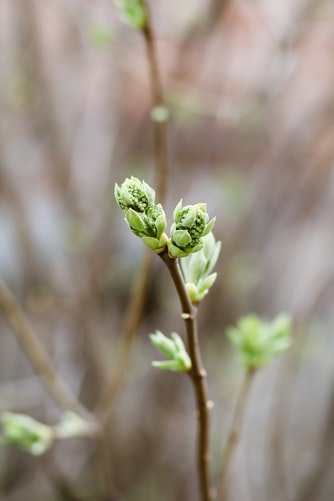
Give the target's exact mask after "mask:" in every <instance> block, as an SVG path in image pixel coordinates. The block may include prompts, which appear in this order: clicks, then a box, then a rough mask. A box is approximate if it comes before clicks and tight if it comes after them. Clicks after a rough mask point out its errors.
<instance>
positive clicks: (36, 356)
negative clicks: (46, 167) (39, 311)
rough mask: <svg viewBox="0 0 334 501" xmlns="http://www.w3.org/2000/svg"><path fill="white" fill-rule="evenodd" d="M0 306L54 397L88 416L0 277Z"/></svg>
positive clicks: (76, 411)
mask: <svg viewBox="0 0 334 501" xmlns="http://www.w3.org/2000/svg"><path fill="white" fill-rule="evenodd" d="M0 309H1V310H2V311H3V313H4V315H5V318H6V320H7V322H8V324H9V325H10V327H11V328H12V330H13V333H14V334H15V336H16V338H17V339H18V341H19V342H20V344H21V345H22V347H23V349H24V351H25V353H26V354H27V356H28V357H29V359H30V361H31V363H32V364H33V366H34V367H35V369H36V370H37V371H38V373H39V374H40V376H41V377H42V379H43V381H44V382H45V384H46V386H47V388H48V390H49V392H50V394H51V395H52V396H53V398H54V400H55V401H56V402H57V403H58V404H59V405H60V407H61V408H63V409H65V410H71V411H73V412H75V413H77V414H79V415H80V416H82V417H83V418H85V419H87V418H89V419H92V416H91V415H90V413H89V412H88V411H87V410H86V409H85V408H84V407H83V406H82V405H81V403H80V402H79V401H78V400H77V399H76V397H75V395H74V394H73V393H72V392H71V391H70V389H69V388H68V387H67V385H66V384H65V382H64V381H63V379H61V377H60V376H59V374H58V373H57V371H56V369H55V367H54V365H53V363H52V361H51V359H50V358H49V356H48V354H47V353H46V351H45V349H44V347H43V346H42V344H41V343H40V342H39V340H38V338H37V336H36V335H35V333H34V331H33V330H32V328H31V326H30V325H29V322H28V320H27V318H26V317H25V315H24V313H23V311H22V310H21V308H20V307H19V305H18V304H17V303H16V301H15V299H14V296H13V295H12V294H11V292H10V291H9V289H8V287H7V286H6V284H5V283H4V282H3V281H2V280H1V279H0Z"/></svg>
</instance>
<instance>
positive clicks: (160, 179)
mask: <svg viewBox="0 0 334 501" xmlns="http://www.w3.org/2000/svg"><path fill="white" fill-rule="evenodd" d="M146 11H147V24H146V26H145V27H144V28H143V30H142V31H143V36H144V39H145V45H146V52H147V61H148V66H149V72H150V84H151V92H152V100H153V108H157V107H162V108H163V109H165V108H166V104H165V99H164V95H163V90H162V85H161V77H160V71H159V66H158V59H157V53H156V46H155V41H154V35H153V30H152V23H151V20H150V13H149V9H148V6H147V4H146ZM166 111H167V110H166ZM167 119H168V113H167V116H166V119H164V120H161V121H160V120H153V138H154V155H155V167H156V169H155V177H156V181H155V185H156V186H155V187H156V193H157V199H158V202H161V203H163V202H164V199H165V195H166V188H167V175H168V157H167V134H166V132H167V131H166V126H167V123H166V120H167Z"/></svg>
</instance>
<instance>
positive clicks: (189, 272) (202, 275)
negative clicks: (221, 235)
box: [181, 232, 221, 304]
mask: <svg viewBox="0 0 334 501" xmlns="http://www.w3.org/2000/svg"><path fill="white" fill-rule="evenodd" d="M203 243H204V245H203V247H202V248H201V249H200V250H199V251H198V252H195V253H192V254H190V255H188V256H186V257H185V258H184V259H181V269H182V274H183V277H184V281H185V285H186V289H187V291H188V294H189V297H190V300H191V302H192V303H193V304H197V303H199V302H200V301H202V300H203V299H204V297H205V296H206V295H207V293H208V292H209V289H210V288H211V287H212V286H213V284H214V283H215V280H216V278H217V273H211V271H212V270H213V268H214V266H215V264H216V262H217V259H218V256H219V253H220V248H221V242H216V239H215V237H214V235H213V233H212V232H210V233H209V234H208V235H206V236H205V237H204V238H203Z"/></svg>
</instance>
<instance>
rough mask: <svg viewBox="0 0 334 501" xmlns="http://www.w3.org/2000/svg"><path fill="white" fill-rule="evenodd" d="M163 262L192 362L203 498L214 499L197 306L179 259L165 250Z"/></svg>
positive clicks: (204, 376)
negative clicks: (185, 282)
mask: <svg viewBox="0 0 334 501" xmlns="http://www.w3.org/2000/svg"><path fill="white" fill-rule="evenodd" d="M159 255H160V257H161V258H162V260H163V261H164V263H165V264H166V266H167V268H168V270H169V273H170V275H171V277H172V280H173V282H174V285H175V288H176V290H177V293H178V296H179V299H180V303H181V307H182V318H183V319H184V322H185V326H186V333H187V343H188V351H189V355H190V358H191V362H192V368H191V371H190V373H189V375H190V378H191V380H192V383H193V386H194V392H195V398H196V408H197V416H198V439H197V468H198V475H199V484H200V492H201V500H202V501H210V500H212V499H213V489H212V488H211V481H210V469H209V466H210V452H209V427H210V409H211V407H212V404H211V402H210V401H209V400H208V396H207V387H206V371H205V369H204V367H203V363H202V359H201V352H200V347H199V340H198V332H197V322H196V313H197V309H196V308H195V307H194V306H193V305H192V303H191V301H190V299H189V296H188V293H187V290H186V288H185V284H184V280H183V276H182V273H181V270H180V266H179V261H178V260H177V259H173V258H170V257H169V256H168V253H167V252H163V253H162V254H159Z"/></svg>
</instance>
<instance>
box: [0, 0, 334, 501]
mask: <svg viewBox="0 0 334 501" xmlns="http://www.w3.org/2000/svg"><path fill="white" fill-rule="evenodd" d="M149 5H150V8H151V15H152V25H153V29H154V32H155V38H156V44H157V49H158V58H159V65H160V69H161V73H162V79H163V85H164V91H165V97H166V101H167V103H168V106H169V109H170V113H171V119H170V121H169V123H168V147H169V148H168V149H169V160H170V170H169V173H168V194H167V201H166V210H167V213H168V215H169V218H170V217H171V214H172V210H173V207H174V206H175V204H176V203H177V202H178V200H179V199H180V198H181V197H183V200H184V202H185V203H187V204H189V203H196V202H207V205H208V211H209V213H210V215H212V216H213V215H216V216H217V223H216V227H215V234H216V237H217V238H218V239H219V240H221V241H222V253H221V257H220V260H219V262H218V265H217V271H218V273H219V275H218V279H217V282H216V284H215V286H214V288H213V289H212V290H211V292H210V294H209V296H208V297H207V298H206V299H205V301H204V302H203V304H202V305H201V307H200V311H199V323H200V333H201V334H200V335H201V346H202V350H203V357H204V362H205V366H206V368H207V372H208V383H209V387H210V397H211V398H212V400H213V401H214V402H215V407H214V410H213V430H212V451H213V460H214V461H213V464H214V471H215V478H216V479H217V478H218V475H219V468H220V461H221V451H222V447H223V443H224V438H225V437H226V433H227V431H228V428H229V424H230V422H231V417H232V413H233V406H234V402H235V398H236V395H237V392H238V388H239V386H240V382H241V379H242V372H243V371H242V367H241V365H240V363H239V361H238V360H237V359H236V358H235V356H234V354H233V352H232V350H231V348H230V346H229V344H228V341H227V339H226V334H225V330H226V327H227V326H229V325H232V324H234V323H235V322H236V320H237V319H238V318H239V317H240V316H242V315H245V314H248V313H250V312H252V313H255V314H258V315H260V316H262V317H264V318H268V319H270V318H273V317H274V316H276V315H277V314H278V313H280V312H282V311H285V312H288V313H289V314H291V315H292V317H293V323H294V342H293V347H292V348H291V349H290V351H289V352H288V353H287V354H286V355H285V356H283V357H280V359H279V360H277V361H275V362H274V363H272V365H271V366H269V367H268V368H265V369H263V370H262V371H261V372H259V373H258V374H257V375H256V378H255V381H254V384H253V386H252V389H251V394H250V399H249V405H248V408H247V411H246V417H245V422H244V426H243V430H242V439H241V442H240V444H239V447H238V450H237V454H236V457H235V461H234V464H233V471H232V489H231V500H234V501H251V500H253V501H254V500H256V501H267V500H269V499H270V501H313V500H317V501H332V500H333V499H334V494H333V493H334V478H333V474H332V469H333V461H334V440H333V438H334V362H333V350H334V341H333V326H334V309H333V304H334V288H333V284H334V282H333V280H334V231H333V229H334V171H333V166H334V163H333V162H334V122H333V116H334V93H333V92H334V91H333V89H334V59H333V54H334V3H333V2H331V1H330V0H281V1H280V2H277V1H269V0H252V1H249V0H210V1H209V0H207V1H205V0H192V1H190V0H183V1H182V2H178V1H177V0H169V2H162V1H161V0H155V1H154V2H153V1H150V2H149ZM151 105H152V101H151V93H150V82H149V73H148V64H147V59H146V51H145V46H144V41H143V37H142V35H141V33H140V32H136V31H134V30H132V29H131V28H130V27H128V26H126V25H125V24H123V23H122V22H121V20H120V18H119V16H118V13H117V10H116V8H115V6H114V4H113V2H112V1H111V0H1V1H0V107H1V114H0V275H1V277H2V278H3V279H4V280H5V281H6V283H7V284H8V286H9V287H10V288H11V290H12V291H13V293H14V294H15V296H16V298H17V301H18V303H19V304H20V305H21V306H22V308H23V310H24V311H25V313H26V315H27V317H28V318H29V321H30V323H31V325H32V326H33V328H34V330H35V331H36V333H37V335H38V337H39V338H40V340H41V342H42V343H43V344H44V346H45V347H46V349H47V350H48V352H49V354H50V356H51V357H52V359H53V360H54V362H55V364H56V366H57V368H58V370H59V372H60V373H61V375H62V376H63V378H64V379H65V380H66V381H67V382H68V384H69V386H70V387H71V389H72V390H73V391H74V392H75V393H76V394H77V395H78V397H79V398H80V400H81V401H82V402H83V403H84V404H85V405H86V406H87V407H88V408H89V409H90V410H92V411H93V410H94V407H95V406H96V403H97V401H98V399H99V397H100V395H101V392H102V390H103V388H104V385H105V383H106V381H107V380H108V378H109V377H110V373H111V372H112V370H113V367H115V360H116V358H117V356H118V347H119V343H120V341H121V339H122V332H123V330H124V325H125V322H126V315H127V314H128V310H127V305H128V303H129V300H130V298H131V294H132V288H133V284H134V282H135V277H136V275H137V273H138V271H139V270H138V268H139V267H140V263H141V260H142V256H143V253H144V249H143V245H142V243H141V242H140V240H139V239H137V238H136V237H134V236H133V235H132V234H130V232H129V231H128V230H127V228H126V225H125V224H124V221H123V214H122V213H121V211H120V210H119V209H118V207H117V206H116V203H115V201H114V198H113V187H114V183H115V182H118V183H120V182H122V180H123V179H124V178H125V177H126V176H129V175H131V174H132V175H135V176H138V177H139V178H141V179H145V180H146V181H148V182H151V183H153V182H154V168H155V167H154V157H153V142H152V121H151V120H150V109H151ZM157 328H159V329H161V330H162V331H163V332H165V333H166V334H169V333H170V332H171V331H172V330H177V331H178V332H179V333H180V334H181V335H183V326H182V322H181V319H180V310H179V304H178V300H177V297H176V295H175V291H174V290H173V288H172V286H171V283H170V278H169V276H168V274H167V272H166V270H165V269H164V267H163V264H162V263H161V262H160V261H159V259H158V258H157V259H156V260H155V261H154V269H153V275H152V279H151V281H150V287H149V291H148V295H147V299H146V301H145V309H144V314H143V321H142V322H141V326H140V329H139V332H138V335H137V338H136V342H135V345H134V350H133V353H132V357H131V362H130V363H129V364H128V367H127V368H126V372H127V378H126V384H125V385H124V387H123V389H122V392H121V393H120V394H119V398H118V400H117V405H115V408H114V409H113V412H112V413H111V416H110V421H109V426H108V432H106V433H105V436H104V443H105V445H106V447H105V449H107V451H108V454H109V456H108V461H102V460H101V457H100V456H101V453H100V452H101V451H100V450H99V447H98V446H97V445H96V443H95V442H94V441H91V440H88V439H75V440H74V439H73V440H68V441H64V442H62V443H59V444H57V445H56V446H55V447H54V448H53V449H52V450H51V451H50V452H48V453H47V454H46V455H45V456H43V457H42V458H33V457H31V456H30V455H28V454H26V453H24V452H22V451H19V450H17V449H15V448H14V447H8V446H6V447H5V446H2V447H1V448H0V499H1V500H3V501H23V500H24V501H26V500H33V501H42V500H43V501H45V500H50V501H53V500H62V499H65V500H96V501H100V500H104V501H106V500H109V501H111V500H112V501H119V500H127V501H192V500H194V499H196V477H195V460H194V438H195V416H194V402H193V394H192V388H191V385H190V383H189V381H188V380H187V378H184V377H182V376H180V375H177V374H173V373H167V372H158V371H156V370H154V369H153V368H152V367H151V360H152V359H154V358H155V357H156V352H155V350H154V348H153V347H152V346H150V344H149V341H148V333H150V332H152V331H154V330H155V329H157ZM0 410H1V411H5V410H11V411H16V412H24V413H27V414H29V415H31V416H34V417H35V418H37V419H39V420H41V421H43V422H47V423H49V424H53V423H55V422H57V420H58V419H59V415H60V410H59V408H58V407H57V406H56V405H55V404H54V402H53V401H52V399H51V398H50V397H49V395H48V393H47V392H46V390H45V387H44V385H43V383H42V381H41V378H40V377H39V375H38V374H36V372H35V371H34V369H33V367H32V366H31V364H30V363H29V361H28V359H27V357H26V355H25V353H24V352H23V350H22V349H21V347H20V346H19V344H18V343H17V342H16V340H15V338H14V336H13V334H12V332H11V330H10V329H9V327H8V324H7V323H6V319H5V317H4V316H0ZM103 464H104V465H105V464H107V465H108V474H107V476H105V475H104V479H103V471H102V470H103ZM106 478H107V482H106ZM103 485H104V487H102V486H103Z"/></svg>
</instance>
